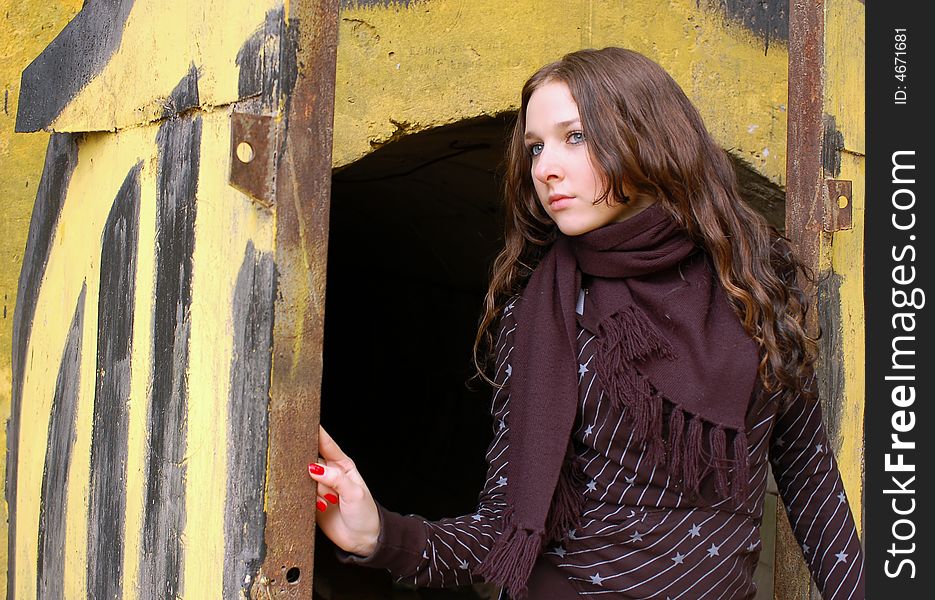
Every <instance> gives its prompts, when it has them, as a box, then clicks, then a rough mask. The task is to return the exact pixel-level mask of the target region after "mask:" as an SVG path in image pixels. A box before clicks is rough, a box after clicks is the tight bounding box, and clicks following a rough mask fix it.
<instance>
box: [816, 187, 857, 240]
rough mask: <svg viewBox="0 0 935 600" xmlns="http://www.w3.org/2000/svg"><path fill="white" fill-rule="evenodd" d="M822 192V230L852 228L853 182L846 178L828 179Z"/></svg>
mask: <svg viewBox="0 0 935 600" xmlns="http://www.w3.org/2000/svg"><path fill="white" fill-rule="evenodd" d="M824 184H825V185H824V189H823V193H822V211H823V212H822V224H821V225H822V230H824V231H825V232H826V233H833V232H835V231H842V230H844V229H850V228H851V222H852V220H853V207H854V197H853V193H852V190H853V183H852V182H850V181H847V180H845V179H826V180H825V182H824Z"/></svg>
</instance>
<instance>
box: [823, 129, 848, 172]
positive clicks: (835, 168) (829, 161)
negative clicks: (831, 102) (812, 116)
mask: <svg viewBox="0 0 935 600" xmlns="http://www.w3.org/2000/svg"><path fill="white" fill-rule="evenodd" d="M822 121H823V123H822V124H823V125H824V132H823V134H822V136H821V166H822V168H823V169H824V172H825V176H826V177H832V178H836V177H838V176H839V175H840V174H841V151H842V150H844V134H843V133H841V132H840V131H839V130H838V128H837V124H836V123H835V120H834V117H833V116H831V115H824V117H823V118H822Z"/></svg>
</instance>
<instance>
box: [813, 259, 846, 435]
mask: <svg viewBox="0 0 935 600" xmlns="http://www.w3.org/2000/svg"><path fill="white" fill-rule="evenodd" d="M841 283H842V278H841V276H840V275H838V274H837V273H834V272H833V271H831V270H827V271H824V272H822V273H821V275H820V276H819V278H818V297H817V302H816V307H817V309H818V325H819V327H820V330H821V337H820V338H819V341H818V344H819V351H820V353H821V357H822V361H823V362H822V368H821V369H819V371H818V385H819V396H820V397H821V401H822V412H823V416H824V419H825V424H826V425H827V427H828V434H829V439H830V440H832V441H838V440H840V439H841V436H842V434H843V433H844V432H843V431H841V408H842V407H843V406H844V402H845V400H846V398H845V397H844V381H845V379H846V377H847V373H846V372H845V370H844V364H845V363H844V341H843V336H842V333H843V332H842V329H841V325H842V321H841V294H840V290H841ZM839 450H840V448H839V447H838V448H835V452H836V453H837V452H839Z"/></svg>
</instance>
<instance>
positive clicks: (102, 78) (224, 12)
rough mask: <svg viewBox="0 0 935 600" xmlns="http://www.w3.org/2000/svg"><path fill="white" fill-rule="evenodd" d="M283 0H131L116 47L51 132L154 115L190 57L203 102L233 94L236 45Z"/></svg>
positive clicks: (102, 127)
mask: <svg viewBox="0 0 935 600" xmlns="http://www.w3.org/2000/svg"><path fill="white" fill-rule="evenodd" d="M280 7H282V1H281V0H253V1H250V2H246V1H241V2H236V3H232V2H230V1H229V0H187V1H185V2H177V3H173V4H171V5H167V4H166V3H165V2H160V1H159V0H135V2H134V4H133V8H132V9H131V11H130V15H129V17H128V18H127V23H126V27H125V29H124V32H123V38H122V41H121V44H120V48H119V49H118V50H117V51H116V52H115V53H114V56H113V57H112V58H111V60H110V61H109V62H108V63H107V66H106V67H105V68H104V69H103V71H102V72H101V73H100V74H98V75H97V76H96V77H95V78H94V79H92V80H91V82H90V83H89V84H88V85H87V86H86V87H85V88H84V89H83V90H81V92H80V93H79V94H78V96H77V97H76V98H75V99H74V100H73V101H72V102H70V103H69V104H68V106H66V107H65V109H64V110H63V111H62V113H61V114H60V115H59V117H58V118H57V119H55V120H54V121H53V123H52V126H51V129H52V130H54V131H112V130H114V129H124V128H126V127H130V126H134V125H139V124H145V123H150V122H154V121H156V120H158V119H159V118H160V117H161V116H162V114H163V111H164V108H163V107H164V104H165V100H166V98H167V97H168V96H169V93H170V92H171V91H172V90H173V88H175V86H176V84H178V82H179V81H180V80H181V79H182V77H184V76H185V74H186V73H187V72H188V70H189V68H190V66H191V65H192V64H194V65H195V67H196V68H197V69H198V72H199V77H198V92H199V97H200V99H201V102H202V105H203V106H219V105H224V104H228V103H230V102H234V101H236V100H237V99H238V97H239V96H238V91H237V84H238V79H239V74H240V67H239V66H238V65H237V63H236V59H237V52H238V51H239V50H240V48H241V46H242V45H243V43H244V41H246V40H247V39H248V38H249V37H250V36H251V35H252V34H253V33H254V32H255V31H257V30H258V29H261V28H262V27H263V24H264V22H265V20H266V13H267V12H268V11H270V10H274V9H276V8H280Z"/></svg>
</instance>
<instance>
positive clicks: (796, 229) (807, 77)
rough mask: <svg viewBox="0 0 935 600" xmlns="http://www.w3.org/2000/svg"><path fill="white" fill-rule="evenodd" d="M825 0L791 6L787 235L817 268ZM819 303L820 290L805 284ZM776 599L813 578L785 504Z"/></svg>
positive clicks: (790, 595)
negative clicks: (794, 534) (790, 524)
mask: <svg viewBox="0 0 935 600" xmlns="http://www.w3.org/2000/svg"><path fill="white" fill-rule="evenodd" d="M824 8H825V7H824V0H792V1H791V2H790V6H789V9H790V10H789V104H788V109H789V124H788V137H787V144H786V235H787V236H788V237H789V238H790V239H791V240H792V242H793V244H794V246H795V248H796V250H797V251H798V253H799V256H800V258H801V259H802V260H803V262H804V263H805V264H806V265H807V266H808V267H809V268H811V269H812V271H813V272H814V273H817V272H818V267H819V264H818V260H819V250H820V242H821V235H822V179H821V176H822V174H821V164H822V163H821V139H822V120H821V116H822V101H823V96H822V78H821V74H822V70H823V63H824V12H825V11H824ZM801 283H803V285H804V290H805V293H806V294H807V295H808V296H809V298H810V300H811V305H812V306H813V307H814V306H815V299H816V291H817V290H816V288H815V286H814V284H813V283H811V282H801ZM806 327H807V329H808V331H809V333H810V334H811V335H814V334H815V333H816V332H817V331H818V311H817V310H814V309H813V310H810V311H809V314H808V320H807V323H806ZM776 513H777V514H776V556H775V563H774V564H775V574H774V581H775V587H774V588H773V597H774V598H775V599H776V600H793V599H794V600H806V599H808V598H809V597H810V596H809V588H810V586H811V577H810V575H809V572H808V568H807V567H806V565H805V562H804V561H803V560H802V552H801V550H800V549H799V545H798V542H797V541H796V539H795V537H794V536H793V534H792V530H791V528H790V527H789V522H788V518H787V517H786V514H785V508H784V507H783V505H782V503H781V502H780V503H779V504H778V505H777V509H776Z"/></svg>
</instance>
